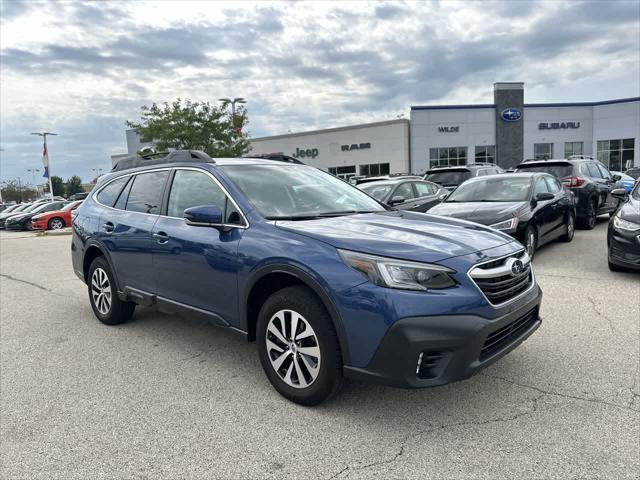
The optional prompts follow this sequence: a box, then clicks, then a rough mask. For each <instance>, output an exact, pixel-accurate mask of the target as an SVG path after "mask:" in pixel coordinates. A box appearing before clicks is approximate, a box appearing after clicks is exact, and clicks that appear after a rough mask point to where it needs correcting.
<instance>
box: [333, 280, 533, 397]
mask: <svg viewBox="0 0 640 480" xmlns="http://www.w3.org/2000/svg"><path fill="white" fill-rule="evenodd" d="M541 300H542V291H541V290H540V287H539V286H538V285H537V284H536V285H535V287H534V289H533V290H532V291H531V292H530V293H529V294H527V295H526V301H525V302H523V303H521V304H520V306H519V307H518V308H516V309H514V310H513V311H511V312H509V313H507V314H504V315H502V316H500V317H497V318H493V319H489V318H484V317H480V316H476V315H445V316H430V317H410V318H404V319H401V320H398V321H397V322H395V323H394V324H393V325H392V326H391V328H390V329H389V331H388V332H387V334H386V335H385V337H384V338H383V340H382V343H381V344H380V346H379V347H378V350H377V351H376V353H375V355H374V357H373V359H372V360H371V362H370V363H369V365H368V366H367V367H366V368H357V367H351V366H345V367H344V371H345V376H347V377H349V378H354V379H359V380H364V381H368V382H374V383H382V384H385V385H392V386H396V387H409V388H419V387H433V386H437V385H444V384H447V383H451V382H455V381H458V380H463V379H465V378H468V377H470V376H472V375H474V374H475V373H477V372H478V371H480V370H481V369H483V368H485V367H486V366H488V365H490V364H491V363H493V362H495V361H496V360H498V359H499V358H501V357H502V356H504V355H506V354H507V353H509V352H510V351H511V350H513V349H514V348H516V347H517V346H518V345H520V344H521V343H522V342H523V341H524V340H526V339H527V338H528V337H529V336H531V334H533V332H535V331H536V330H537V329H538V327H539V326H540V324H541V319H540V316H539V311H540V302H541Z"/></svg>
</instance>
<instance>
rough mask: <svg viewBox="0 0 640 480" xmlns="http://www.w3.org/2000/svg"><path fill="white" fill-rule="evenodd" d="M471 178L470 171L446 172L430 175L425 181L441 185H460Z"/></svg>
mask: <svg viewBox="0 0 640 480" xmlns="http://www.w3.org/2000/svg"><path fill="white" fill-rule="evenodd" d="M470 178H471V172H470V171H469V170H448V171H446V172H437V173H428V174H427V176H426V177H425V180H429V181H430V182H433V183H438V184H440V185H460V184H461V183H463V182H465V181H466V180H469V179H470Z"/></svg>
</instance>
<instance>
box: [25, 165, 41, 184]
mask: <svg viewBox="0 0 640 480" xmlns="http://www.w3.org/2000/svg"><path fill="white" fill-rule="evenodd" d="M27 172H31V174H32V175H33V185H34V186H36V172H38V173H40V169H39V168H27ZM36 188H37V187H36Z"/></svg>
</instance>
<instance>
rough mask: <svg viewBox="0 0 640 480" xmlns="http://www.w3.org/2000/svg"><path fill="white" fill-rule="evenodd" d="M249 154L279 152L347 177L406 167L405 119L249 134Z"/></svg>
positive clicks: (404, 168) (407, 165) (407, 141)
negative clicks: (313, 129)
mask: <svg viewBox="0 0 640 480" xmlns="http://www.w3.org/2000/svg"><path fill="white" fill-rule="evenodd" d="M250 143H251V152H250V153H249V155H251V154H257V155H260V154H269V153H280V154H283V155H289V156H291V157H295V158H297V159H299V160H300V161H302V162H304V163H306V164H309V165H313V166H315V167H318V168H321V169H323V170H326V171H328V172H331V173H333V174H334V175H338V176H340V177H341V178H344V179H348V178H349V177H352V176H354V175H385V174H388V173H397V172H408V171H409V121H408V120H405V119H399V120H390V121H386V122H376V123H367V124H363V125H355V126H350V127H340V128H329V129H326V130H315V131H309V132H301V133H291V134H286V135H276V136H272V137H262V138H252V139H250Z"/></svg>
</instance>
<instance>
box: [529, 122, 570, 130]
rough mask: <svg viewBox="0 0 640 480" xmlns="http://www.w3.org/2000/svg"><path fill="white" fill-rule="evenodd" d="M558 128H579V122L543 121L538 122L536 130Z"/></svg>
mask: <svg viewBox="0 0 640 480" xmlns="http://www.w3.org/2000/svg"><path fill="white" fill-rule="evenodd" d="M559 128H580V122H553V123H546V122H545V123H539V124H538V130H557V129H559Z"/></svg>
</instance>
